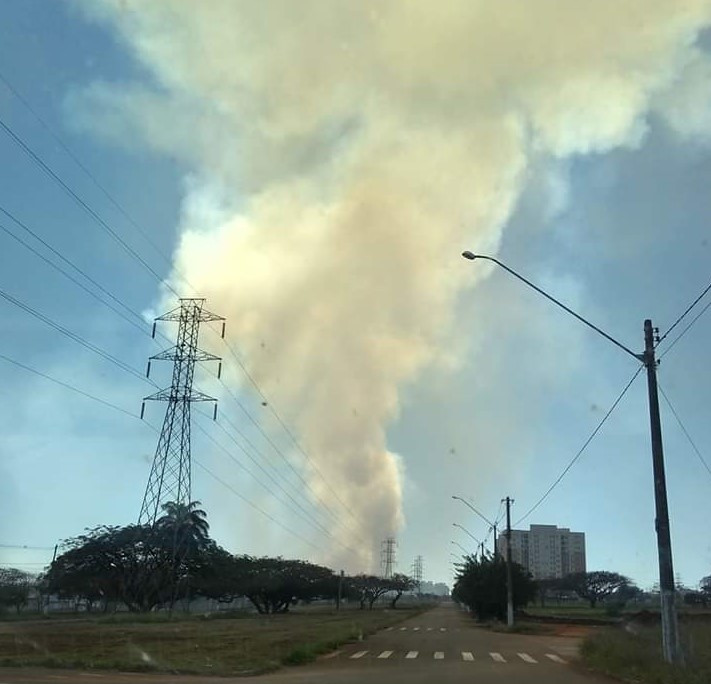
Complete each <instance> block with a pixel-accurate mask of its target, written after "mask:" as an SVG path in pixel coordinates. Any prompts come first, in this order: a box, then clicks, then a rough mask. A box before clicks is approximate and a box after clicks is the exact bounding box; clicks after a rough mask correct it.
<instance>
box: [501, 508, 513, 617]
mask: <svg viewBox="0 0 711 684" xmlns="http://www.w3.org/2000/svg"><path fill="white" fill-rule="evenodd" d="M503 501H506V624H507V625H508V626H509V627H513V624H514V606H513V573H512V567H511V504H512V503H513V499H511V498H510V497H508V496H507V497H506V498H505V499H503Z"/></svg>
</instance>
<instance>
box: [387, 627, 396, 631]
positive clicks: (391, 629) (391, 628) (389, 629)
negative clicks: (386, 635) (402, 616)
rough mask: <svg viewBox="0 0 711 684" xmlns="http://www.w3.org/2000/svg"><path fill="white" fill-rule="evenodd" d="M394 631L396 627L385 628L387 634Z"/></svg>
mask: <svg viewBox="0 0 711 684" xmlns="http://www.w3.org/2000/svg"><path fill="white" fill-rule="evenodd" d="M393 629H395V628H394V627H386V628H385V631H386V632H392V631H393Z"/></svg>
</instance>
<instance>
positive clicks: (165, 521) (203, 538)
mask: <svg viewBox="0 0 711 684" xmlns="http://www.w3.org/2000/svg"><path fill="white" fill-rule="evenodd" d="M200 505H201V504H200V502H199V501H190V502H189V503H187V504H183V503H178V502H177V501H168V502H167V503H164V504H163V505H162V506H161V508H162V509H163V511H164V513H165V514H164V515H163V516H162V517H160V518H159V519H158V520H157V521H156V527H157V528H158V530H160V531H161V532H170V534H171V535H172V536H173V540H174V542H173V543H174V544H175V546H183V545H184V546H185V547H187V548H186V550H188V549H192V548H198V549H199V548H203V547H204V546H205V545H206V544H207V542H208V541H209V539H210V536H209V531H210V525H209V524H208V522H207V520H206V518H207V513H206V512H205V511H203V510H202V509H201V508H198V506H200Z"/></svg>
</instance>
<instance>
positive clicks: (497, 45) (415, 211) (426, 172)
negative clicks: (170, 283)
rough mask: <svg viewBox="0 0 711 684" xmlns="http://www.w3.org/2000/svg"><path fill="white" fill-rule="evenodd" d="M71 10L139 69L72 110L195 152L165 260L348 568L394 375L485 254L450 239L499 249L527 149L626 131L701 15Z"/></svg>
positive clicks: (382, 500)
mask: <svg viewBox="0 0 711 684" xmlns="http://www.w3.org/2000/svg"><path fill="white" fill-rule="evenodd" d="M85 10H86V12H87V13H90V14H91V15H92V16H95V17H97V18H99V19H100V20H102V21H109V22H111V23H112V24H113V25H114V26H115V27H116V28H117V29H118V32H119V35H120V36H121V37H122V39H123V40H124V41H125V42H126V43H127V44H128V46H129V47H130V49H131V50H133V51H134V53H135V55H136V57H137V58H138V60H139V61H140V62H142V63H143V64H144V65H145V66H146V67H147V68H148V69H149V70H150V71H151V72H152V73H153V75H154V76H155V79H156V87H155V89H153V90H147V89H145V88H140V87H137V86H132V85H116V84H112V85H107V84H94V85H93V86H92V87H90V88H89V89H87V90H86V91H84V92H83V93H81V94H79V95H76V96H75V97H74V101H73V112H74V115H75V116H77V117H81V118H83V119H84V121H85V124H86V125H88V126H91V127H93V129H95V130H99V131H100V132H102V133H103V134H105V135H109V136H113V137H117V138H119V139H122V140H126V139H135V137H136V131H139V132H140V133H141V134H142V137H141V140H145V141H147V142H148V143H149V144H151V145H152V146H154V147H155V148H156V149H157V150H159V151H164V152H166V153H168V154H170V155H173V156H175V157H177V158H178V159H180V160H181V161H182V162H184V163H187V164H188V165H189V166H190V168H192V169H194V173H195V176H194V178H193V179H192V182H190V183H189V184H188V190H187V198H186V202H185V211H184V215H183V221H182V226H181V239H180V244H179V248H178V250H177V253H176V256H175V266H176V271H175V273H176V275H175V276H174V279H175V281H176V282H180V280H181V277H180V275H178V274H184V275H185V276H186V278H187V280H188V281H189V282H190V284H191V285H192V286H193V287H194V288H195V290H196V291H197V292H199V293H201V294H202V295H204V296H206V297H208V299H209V303H210V308H211V309H213V310H215V311H219V312H221V313H223V314H224V315H226V316H228V317H229V324H230V330H231V333H232V335H234V336H235V338H236V339H237V340H238V341H239V345H240V347H241V349H242V351H243V352H244V355H245V358H246V362H247V365H248V366H249V368H250V370H251V372H252V373H253V375H254V376H255V378H256V379H257V381H258V382H259V383H260V385H261V386H262V387H263V388H264V390H265V392H266V393H267V394H268V395H270V396H271V397H272V398H273V399H274V402H275V404H276V405H277V406H278V407H279V409H280V411H282V412H283V413H284V414H285V418H286V419H287V420H288V421H289V422H290V423H291V424H292V425H294V426H295V428H296V430H297V431H298V435H299V438H300V440H301V441H302V443H303V445H304V447H305V448H306V449H307V450H308V451H309V453H310V454H311V455H312V457H313V458H314V459H315V460H316V461H317V463H318V466H319V468H320V470H321V471H322V472H323V473H324V474H325V475H326V478H327V479H328V480H329V481H330V482H331V483H333V485H334V486H335V487H336V488H337V489H338V491H339V493H340V496H341V497H342V498H343V499H344V500H345V501H346V503H347V504H348V506H349V507H350V508H351V509H352V510H353V511H354V512H355V514H356V517H357V518H358V520H359V521H360V530H359V533H360V534H361V535H362V536H363V537H365V538H366V539H367V540H368V541H369V542H371V543H372V544H373V547H372V548H371V549H364V550H363V556H362V557H360V558H351V559H350V560H351V563H352V565H351V566H352V567H353V566H356V567H364V565H366V564H368V563H369V562H370V561H371V559H372V556H371V554H372V553H373V552H374V551H375V550H376V549H377V546H378V543H379V540H380V539H382V538H384V537H386V536H388V535H392V534H394V533H396V532H397V530H398V529H399V528H400V527H401V525H402V523H403V520H402V511H401V485H400V473H399V468H400V466H399V463H398V459H397V458H396V456H395V455H394V454H392V453H390V452H389V451H388V449H387V444H386V428H387V425H388V423H389V421H391V420H392V419H393V417H394V416H396V415H397V413H398V408H399V403H398V392H399V389H400V388H401V387H402V386H403V385H404V384H405V383H408V382H412V381H413V380H414V379H415V378H416V377H417V375H418V372H419V371H420V370H421V369H423V368H424V367H425V366H426V365H427V364H430V363H432V362H434V361H436V360H437V359H438V358H439V357H441V356H442V355H443V354H445V353H446V350H447V347H448V341H449V340H450V339H451V335H452V328H453V325H452V324H453V314H454V308H455V303H456V299H457V296H458V294H459V293H461V292H462V290H463V289H465V288H467V287H470V286H472V285H473V284H474V282H475V281H474V278H475V277H477V276H476V275H475V274H477V273H478V274H481V269H472V268H470V267H467V266H466V265H465V264H463V263H460V261H459V258H458V254H459V252H460V251H461V250H462V249H464V248H475V249H479V250H483V251H488V252H495V251H496V249H497V247H498V244H499V241H500V237H501V232H502V229H503V227H504V225H505V223H506V221H507V219H508V217H509V216H510V214H511V212H512V209H513V207H514V206H515V203H516V200H517V198H518V197H519V195H520V192H521V190H522V188H523V186H524V184H525V182H526V173H527V169H528V168H529V162H530V161H531V159H533V158H534V157H535V158H536V160H537V161H538V162H540V161H541V160H545V159H546V158H561V157H567V156H571V155H579V154H588V153H593V152H604V151H607V150H610V149H613V148H615V147H618V146H624V145H635V144H637V143H638V142H639V140H640V139H641V138H642V136H643V135H644V132H645V116H646V115H647V114H648V112H649V110H650V107H652V103H653V102H655V101H656V98H657V97H658V96H660V95H662V94H663V93H664V92H665V91H666V90H668V89H669V88H670V87H672V86H673V85H674V82H675V80H676V79H677V78H678V77H679V75H680V74H682V73H683V70H684V68H685V66H686V65H687V64H689V63H691V62H692V61H694V60H697V61H698V52H697V50H696V48H695V47H694V41H695V39H696V36H697V34H698V32H699V30H700V29H701V28H703V27H704V25H705V24H706V23H707V21H708V19H709V14H710V12H709V3H707V2H694V1H687V2H683V1H681V0H668V1H658V2H654V1H651V0H639V1H637V2H623V1H621V0H614V1H608V0H596V1H595V2H585V3H579V2H571V3H561V2H558V1H556V0H536V1H533V0H532V1H531V2H501V1H499V0H489V1H480V2H476V1H473V0H462V1H454V0H452V1H450V2H443V3H432V2H430V1H429V0H421V1H416V0H408V1H404V0H403V1H389V0H374V1H373V2H367V1H365V0H348V1H346V0H343V1H335V0H328V1H325V0H315V1H313V2H310V1H304V0H300V1H299V2H293V1H292V0H283V1H281V0H259V1H258V2H238V1H236V0H203V1H202V2H195V1H194V0H182V1H181V0H164V1H162V2H161V1H159V0H153V1H151V2H143V1H138V0H135V1H131V0H122V1H120V2H119V1H118V0H113V1H108V0H107V1H105V2H104V3H103V4H100V5H97V3H95V2H93V1H92V2H87V3H86V4H85ZM117 112H118V113H119V114H117ZM405 463H406V459H405ZM312 484H313V487H314V488H315V489H316V490H317V491H318V492H319V494H320V495H321V496H322V497H323V498H324V500H326V501H328V502H330V503H332V504H333V506H332V507H333V508H334V509H335V510H343V509H342V508H339V506H338V504H337V503H336V502H335V501H333V495H332V493H331V492H330V490H328V489H326V488H325V487H324V486H323V482H322V481H321V479H320V478H317V477H314V478H313V481H312ZM349 522H350V521H349V520H348V519H347V517H346V516H345V515H344V520H343V523H344V525H347V524H348V523H349Z"/></svg>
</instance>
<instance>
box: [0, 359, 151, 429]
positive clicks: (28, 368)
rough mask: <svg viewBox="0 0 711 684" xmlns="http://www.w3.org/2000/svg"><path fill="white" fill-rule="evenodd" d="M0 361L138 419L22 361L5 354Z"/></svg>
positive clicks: (114, 405) (128, 412)
mask: <svg viewBox="0 0 711 684" xmlns="http://www.w3.org/2000/svg"><path fill="white" fill-rule="evenodd" d="M0 359H2V360H3V361H6V362H7V363H11V364H12V365H13V366H17V367H18V368H22V369H23V370H26V371H27V372H28V373H33V374H34V375H38V376H39V377H41V378H44V379H45V380H49V381H50V382H53V383H55V384H56V385H59V386H60V387H64V388H65V389H68V390H71V391H72V392H76V393H77V394H81V395H82V396H83V397H86V398H87V399H91V400H93V401H97V402H99V403H100V404H103V405H104V406H108V407H109V408H112V409H114V410H115V411H120V412H121V413H124V414H126V415H127V416H131V418H138V416H137V415H135V414H133V413H131V412H130V411H127V410H126V409H123V408H121V407H120V406H117V405H116V404H112V403H111V402H110V401H106V400H105V399H101V398H100V397H97V396H95V395H93V394H90V393H89V392H85V391H84V390H82V389H79V388H78V387H75V386H74V385H71V384H70V383H68V382H64V381H63V380H58V379H57V378H53V377H52V376H51V375H47V374H46V373H43V372H42V371H38V370H37V369H36V368H32V367H31V366H28V365H26V364H24V363H21V362H20V361H16V360H15V359H12V358H10V357H9V356H6V355H5V354H0Z"/></svg>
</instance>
